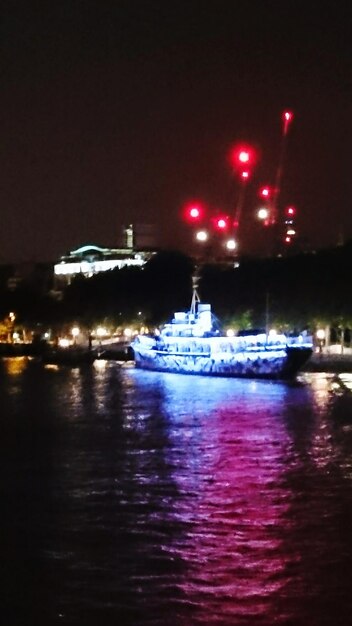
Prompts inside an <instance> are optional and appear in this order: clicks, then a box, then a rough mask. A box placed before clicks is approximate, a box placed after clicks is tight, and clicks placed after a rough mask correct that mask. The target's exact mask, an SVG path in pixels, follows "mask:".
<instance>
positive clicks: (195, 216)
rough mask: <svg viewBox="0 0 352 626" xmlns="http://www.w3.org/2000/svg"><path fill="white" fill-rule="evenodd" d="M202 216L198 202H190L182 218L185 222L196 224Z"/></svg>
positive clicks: (202, 209) (201, 207) (202, 212)
mask: <svg viewBox="0 0 352 626" xmlns="http://www.w3.org/2000/svg"><path fill="white" fill-rule="evenodd" d="M203 216H204V208H203V206H202V205H201V204H200V203H199V202H190V203H189V204H187V205H186V207H185V209H184V218H185V220H186V221H187V222H190V223H193V224H194V223H198V222H200V221H201V220H202V218H203Z"/></svg>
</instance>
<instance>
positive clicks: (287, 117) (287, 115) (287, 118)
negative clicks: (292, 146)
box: [282, 111, 293, 135]
mask: <svg viewBox="0 0 352 626" xmlns="http://www.w3.org/2000/svg"><path fill="white" fill-rule="evenodd" d="M282 119H283V122H284V135H286V133H287V131H288V127H289V124H290V123H291V122H292V120H293V113H292V111H284V112H283V114H282Z"/></svg>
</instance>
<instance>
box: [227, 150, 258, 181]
mask: <svg viewBox="0 0 352 626" xmlns="http://www.w3.org/2000/svg"><path fill="white" fill-rule="evenodd" d="M256 160H257V154H256V151H255V150H254V148H252V146H249V145H247V144H238V145H236V146H234V147H233V148H232V150H231V152H230V163H231V165H232V167H233V168H234V169H236V170H237V171H239V172H240V174H242V172H243V168H245V170H246V172H248V170H249V168H251V167H253V166H254V165H255V162H256ZM248 176H249V173H248V175H247V178H248Z"/></svg>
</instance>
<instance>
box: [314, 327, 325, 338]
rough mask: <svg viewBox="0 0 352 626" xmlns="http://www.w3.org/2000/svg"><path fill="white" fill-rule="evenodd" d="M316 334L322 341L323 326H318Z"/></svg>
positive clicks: (323, 334)
mask: <svg viewBox="0 0 352 626" xmlns="http://www.w3.org/2000/svg"><path fill="white" fill-rule="evenodd" d="M316 335H317V339H320V340H321V341H322V340H323V339H325V330H324V329H323V328H318V330H317V332H316Z"/></svg>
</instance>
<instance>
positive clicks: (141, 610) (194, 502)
mask: <svg viewBox="0 0 352 626" xmlns="http://www.w3.org/2000/svg"><path fill="white" fill-rule="evenodd" d="M0 402H1V405H2V407H3V412H2V416H1V420H0V426H1V433H0V434H1V444H0V445H1V457H0V458H1V506H2V516H1V518H0V531H1V535H0V536H1V537H2V539H3V541H2V546H1V551H2V562H3V564H4V565H5V569H4V573H3V574H2V576H1V581H0V582H1V588H2V590H3V602H2V607H3V615H6V616H7V617H8V621H9V620H10V619H11V618H14V617H16V618H18V619H19V618H23V619H22V622H23V623H29V622H30V621H32V622H35V623H36V624H41V623H43V624H44V623H45V624H51V623H58V622H60V623H65V622H66V623H69V624H82V623H84V624H96V623H99V622H100V623H104V624H110V623H111V624H115V623H116V622H117V621H119V623H121V624H135V625H141V626H144V624H148V625H150V624H153V625H154V624H155V625H157V624H163V625H165V624H170V625H173V626H174V625H175V626H178V625H182V626H183V625H184V624H187V625H188V624H224V625H225V624H226V625H227V624H273V623H276V624H292V625H295V626H296V625H301V624H302V625H303V624H304V625H305V626H306V624H308V623H309V624H317V625H318V624H319V625H320V624H331V623H334V624H338V623H344V624H346V623H348V619H349V615H350V611H351V608H352V600H351V599H350V592H349V576H350V575H351V574H352V542H351V539H350V528H351V521H352V520H351V513H350V511H352V507H351V496H352V492H351V477H352V471H351V469H352V465H351V459H352V454H351V453H352V399H351V394H350V391H348V388H346V379H344V380H340V381H339V380H337V379H336V378H334V377H333V376H332V375H327V374H317V375H305V376H302V377H301V379H300V380H299V381H298V382H296V383H293V384H285V383H280V382H269V381H250V380H248V381H247V380H236V379H221V378H216V379H208V378H202V377H193V376H192V377H187V376H182V375H173V374H160V373H156V372H154V373H153V372H143V371H141V370H135V369H133V368H120V367H119V366H118V365H117V364H115V363H107V362H98V363H96V364H95V366H94V367H88V368H77V369H70V368H64V367H59V368H43V366H41V365H38V364H36V363H34V362H26V363H22V365H21V364H20V363H19V362H17V363H15V362H14V361H13V360H12V361H11V360H9V361H8V362H7V363H4V362H2V364H1V376H0ZM19 599H20V600H19ZM337 609H338V613H337ZM339 620H340V621H339Z"/></svg>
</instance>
